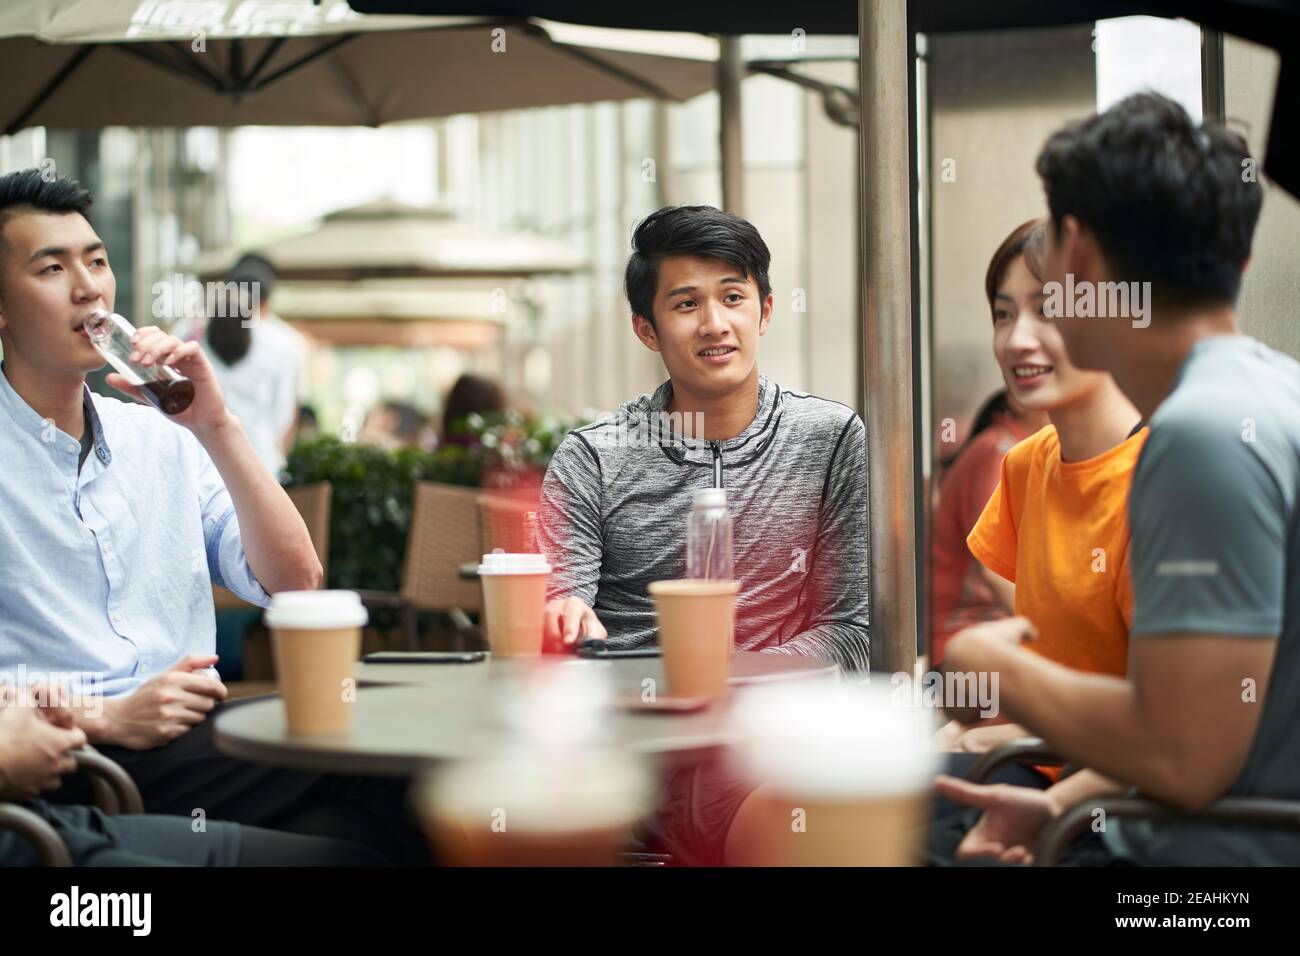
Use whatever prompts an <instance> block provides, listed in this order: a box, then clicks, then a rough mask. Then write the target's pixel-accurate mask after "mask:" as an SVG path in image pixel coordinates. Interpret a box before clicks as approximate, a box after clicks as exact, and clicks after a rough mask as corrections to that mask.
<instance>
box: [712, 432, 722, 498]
mask: <svg viewBox="0 0 1300 956" xmlns="http://www.w3.org/2000/svg"><path fill="white" fill-rule="evenodd" d="M710 444H712V445H713V487H714V488H721V487H722V445H721V443H719V442H716V441H715V442H711V443H710Z"/></svg>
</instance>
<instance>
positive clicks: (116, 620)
mask: <svg viewBox="0 0 1300 956" xmlns="http://www.w3.org/2000/svg"><path fill="white" fill-rule="evenodd" d="M111 617H112V619H113V623H114V624H121V623H122V615H120V614H118V613H117V612H116V611H114V612H113V614H112V615H111Z"/></svg>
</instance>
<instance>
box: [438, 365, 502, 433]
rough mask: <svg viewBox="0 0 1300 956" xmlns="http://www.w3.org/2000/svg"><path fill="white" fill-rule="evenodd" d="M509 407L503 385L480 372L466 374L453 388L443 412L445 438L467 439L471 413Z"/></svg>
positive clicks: (480, 413)
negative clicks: (466, 433)
mask: <svg viewBox="0 0 1300 956" xmlns="http://www.w3.org/2000/svg"><path fill="white" fill-rule="evenodd" d="M505 408H506V396H505V393H504V392H503V391H502V390H501V386H500V385H498V384H497V383H496V382H494V381H493V380H492V379H490V378H484V377H482V376H480V375H462V376H461V377H460V378H458V379H456V384H455V385H453V386H452V387H451V392H450V393H449V394H448V395H447V405H446V407H445V408H444V409H443V412H442V437H443V441H461V440H466V435H465V430H464V425H465V419H466V418H468V417H469V416H470V415H473V414H478V415H491V414H494V413H497V412H503V411H505Z"/></svg>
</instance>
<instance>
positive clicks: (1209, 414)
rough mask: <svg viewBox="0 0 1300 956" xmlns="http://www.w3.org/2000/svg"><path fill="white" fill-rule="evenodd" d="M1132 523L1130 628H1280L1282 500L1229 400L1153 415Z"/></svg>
mask: <svg viewBox="0 0 1300 956" xmlns="http://www.w3.org/2000/svg"><path fill="white" fill-rule="evenodd" d="M1162 411H1163V410H1162ZM1129 523H1130V528H1131V545H1130V553H1131V557H1132V575H1133V592H1134V596H1135V603H1136V608H1135V614H1134V619H1133V629H1132V634H1133V635H1134V636H1140V635H1147V634H1174V633H1193V634H1243V635H1259V636H1267V637H1276V636H1277V635H1278V634H1279V633H1281V630H1282V608H1283V604H1284V600H1283V598H1284V588H1285V575H1286V505H1285V501H1284V497H1283V494H1282V492H1281V488H1280V487H1279V484H1278V481H1277V478H1276V476H1275V475H1274V474H1273V473H1272V470H1271V468H1270V464H1269V461H1268V460H1267V458H1266V457H1265V456H1264V455H1262V454H1261V453H1260V449H1259V448H1258V447H1257V445H1256V441H1255V436H1254V435H1253V434H1252V432H1251V431H1250V429H1248V428H1246V427H1243V425H1242V417H1241V416H1239V415H1236V414H1234V412H1233V410H1232V409H1229V408H1223V407H1213V406H1210V407H1198V405H1193V404H1191V403H1188V402H1184V403H1183V404H1181V405H1180V406H1179V407H1178V408H1176V409H1172V410H1171V414H1170V415H1168V416H1167V417H1164V418H1161V417H1160V416H1159V414H1157V418H1156V419H1155V420H1154V421H1153V424H1152V429H1151V436H1150V438H1149V439H1148V440H1147V443H1146V446H1145V447H1144V448H1143V450H1142V456H1141V458H1140V459H1139V461H1138V466H1137V470H1136V472H1135V474H1134V477H1133V486H1132V491H1131V493H1130V498H1129Z"/></svg>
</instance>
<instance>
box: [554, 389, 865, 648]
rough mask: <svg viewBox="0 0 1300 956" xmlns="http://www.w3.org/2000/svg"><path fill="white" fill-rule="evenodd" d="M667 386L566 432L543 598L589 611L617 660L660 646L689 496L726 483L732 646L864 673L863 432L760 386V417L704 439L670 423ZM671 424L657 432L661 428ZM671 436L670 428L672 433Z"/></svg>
mask: <svg viewBox="0 0 1300 956" xmlns="http://www.w3.org/2000/svg"><path fill="white" fill-rule="evenodd" d="M671 397H672V383H671V382H665V383H664V384H663V385H661V386H659V388H658V389H656V390H655V392H654V393H653V394H651V395H642V396H641V397H640V398H637V399H634V400H633V401H630V402H626V403H624V404H623V405H622V406H621V407H620V408H619V410H618V413H617V414H616V415H613V416H607V417H605V418H603V419H601V420H599V421H597V422H595V423H593V424H591V425H587V426H585V427H583V428H578V429H575V430H574V431H572V432H570V433H569V435H568V436H567V437H566V438H565V439H564V441H563V442H562V443H561V444H560V446H559V448H558V449H556V452H555V457H554V458H553V459H552V461H551V465H550V467H549V468H548V469H547V472H546V480H545V481H544V483H543V485H542V498H541V507H540V511H539V522H538V525H539V526H538V538H539V543H540V545H541V550H542V551H543V552H544V553H545V554H546V555H547V557H548V558H549V560H550V563H551V565H552V567H553V569H554V571H553V573H552V575H551V581H550V586H549V589H548V594H547V597H548V599H555V598H567V597H578V598H581V599H582V600H583V601H585V602H586V603H587V604H588V605H590V606H591V607H593V608H594V609H595V611H596V615H597V616H598V617H599V618H600V620H601V622H602V623H603V624H604V625H605V627H606V629H607V630H608V631H609V637H610V643H611V645H612V646H614V647H617V648H631V647H640V646H643V645H646V644H652V643H653V642H654V640H655V613H654V602H653V599H652V598H651V597H650V595H649V593H648V592H647V590H646V587H647V585H648V584H649V583H650V582H651V581H659V580H663V579H668V578H680V577H684V576H685V574H686V518H687V515H688V514H689V513H690V509H691V498H692V493H693V492H694V491H695V489H697V488H708V487H714V486H715V482H716V481H717V480H718V478H719V476H720V480H721V487H723V488H725V489H726V491H727V506H728V508H729V509H730V511H731V516H732V525H733V539H734V549H735V564H736V576H737V577H738V578H739V580H740V593H739V595H738V597H737V606H736V647H737V648H738V649H740V650H763V651H770V652H773V653H786V654H802V655H810V656H815V657H822V658H826V659H828V660H833V661H836V662H838V663H839V664H840V665H841V666H842V667H843V668H845V669H846V670H849V671H862V672H865V671H866V670H867V669H868V666H869V657H868V643H867V641H868V639H867V631H868V628H867V615H868V610H867V608H868V605H867V500H866V481H867V477H866V430H865V429H864V427H863V425H862V420H861V419H860V418H858V416H857V415H856V414H855V413H854V412H853V410H852V409H850V408H848V407H847V406H844V405H840V404H839V403H837V402H831V401H827V400H825V399H821V398H817V397H816V396H813V395H807V394H805V393H803V392H795V391H791V390H789V389H783V388H781V387H780V386H778V385H777V384H776V383H775V382H770V381H768V380H767V378H766V377H764V376H760V377H759V384H758V414H757V415H755V416H754V420H753V422H751V423H750V425H749V426H748V427H747V428H746V429H745V430H744V431H743V432H741V433H740V434H739V435H737V436H736V437H735V438H731V439H728V440H726V441H717V442H713V441H704V440H702V439H699V438H692V437H689V436H690V435H696V436H698V435H700V434H702V432H701V430H700V429H699V428H698V427H695V428H692V427H691V426H692V425H696V424H697V423H696V422H695V421H694V420H693V419H692V418H689V417H688V418H687V419H686V420H685V421H680V420H678V421H672V420H669V419H667V415H666V409H667V406H668V402H669V400H670V399H671ZM666 422H667V423H666ZM670 426H671V427H670Z"/></svg>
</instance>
